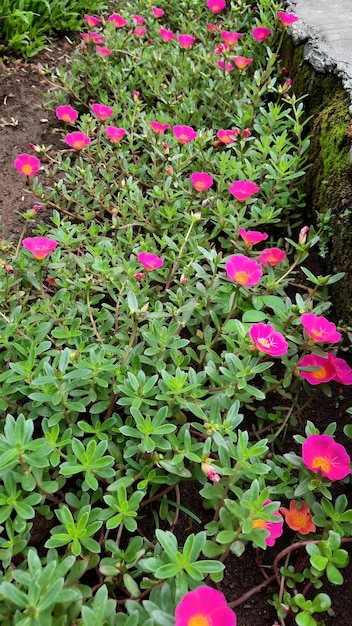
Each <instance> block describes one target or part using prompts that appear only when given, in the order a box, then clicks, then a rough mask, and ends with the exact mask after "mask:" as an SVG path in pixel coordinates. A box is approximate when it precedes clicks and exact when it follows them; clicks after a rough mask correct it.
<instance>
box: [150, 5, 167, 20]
mask: <svg viewBox="0 0 352 626" xmlns="http://www.w3.org/2000/svg"><path fill="white" fill-rule="evenodd" d="M152 11H153V15H154V17H156V18H158V17H162V16H163V15H164V14H165V11H163V9H158V7H152Z"/></svg>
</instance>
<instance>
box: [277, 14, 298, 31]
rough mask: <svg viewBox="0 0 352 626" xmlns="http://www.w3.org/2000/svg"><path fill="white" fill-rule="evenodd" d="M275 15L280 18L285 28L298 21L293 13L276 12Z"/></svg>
mask: <svg viewBox="0 0 352 626" xmlns="http://www.w3.org/2000/svg"><path fill="white" fill-rule="evenodd" d="M277 14H278V16H279V18H280V21H281V23H282V24H283V25H284V26H285V27H286V26H289V25H290V24H293V22H297V20H298V17H297V15H295V14H294V13H285V11H278V12H277Z"/></svg>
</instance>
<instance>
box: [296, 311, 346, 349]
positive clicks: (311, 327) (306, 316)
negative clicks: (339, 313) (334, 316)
mask: <svg viewBox="0 0 352 626" xmlns="http://www.w3.org/2000/svg"><path fill="white" fill-rule="evenodd" d="M301 323H302V325H303V327H304V329H305V331H306V333H307V335H309V337H310V338H311V339H313V340H314V341H315V342H324V341H326V342H328V343H337V342H338V341H340V339H341V337H342V335H341V333H339V332H337V330H336V326H335V324H334V323H333V322H329V320H327V319H326V317H323V316H322V315H315V313H303V315H301Z"/></svg>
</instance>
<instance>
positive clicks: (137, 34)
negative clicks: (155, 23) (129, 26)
mask: <svg viewBox="0 0 352 626" xmlns="http://www.w3.org/2000/svg"><path fill="white" fill-rule="evenodd" d="M146 32H147V29H146V28H145V26H136V28H135V29H134V31H133V34H134V35H135V37H138V39H140V38H141V37H143V36H144V35H145V34H146Z"/></svg>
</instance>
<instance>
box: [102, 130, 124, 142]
mask: <svg viewBox="0 0 352 626" xmlns="http://www.w3.org/2000/svg"><path fill="white" fill-rule="evenodd" d="M104 130H105V132H106V134H107V136H108V137H109V139H110V141H112V142H113V143H118V142H119V141H121V139H122V138H123V137H124V136H125V135H126V133H127V130H126V128H117V127H116V126H107V127H106V128H105V129H104Z"/></svg>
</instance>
